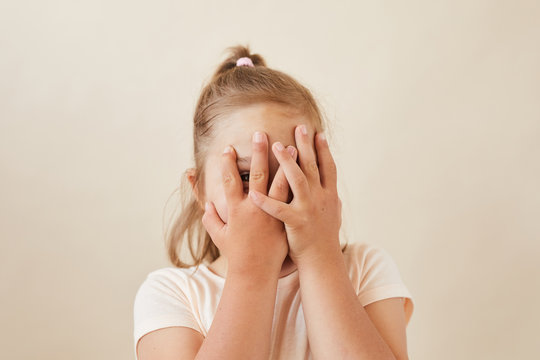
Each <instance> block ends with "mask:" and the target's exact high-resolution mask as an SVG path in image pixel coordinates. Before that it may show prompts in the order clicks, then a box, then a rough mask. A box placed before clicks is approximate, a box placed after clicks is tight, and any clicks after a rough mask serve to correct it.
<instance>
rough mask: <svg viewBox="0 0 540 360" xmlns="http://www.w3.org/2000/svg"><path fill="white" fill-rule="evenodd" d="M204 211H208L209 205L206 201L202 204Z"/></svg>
mask: <svg viewBox="0 0 540 360" xmlns="http://www.w3.org/2000/svg"><path fill="white" fill-rule="evenodd" d="M204 210H205V211H210V203H209V202H208V201H207V202H206V203H205V204H204Z"/></svg>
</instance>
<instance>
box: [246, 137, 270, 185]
mask: <svg viewBox="0 0 540 360" xmlns="http://www.w3.org/2000/svg"><path fill="white" fill-rule="evenodd" d="M252 142H253V146H252V147H253V154H252V155H251V168H250V170H249V190H257V191H258V192H261V193H263V194H266V189H267V187H268V140H267V137H266V134H265V133H263V132H260V131H256V132H255V134H253V139H252Z"/></svg>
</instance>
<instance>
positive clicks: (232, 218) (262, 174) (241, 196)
mask: <svg viewBox="0 0 540 360" xmlns="http://www.w3.org/2000/svg"><path fill="white" fill-rule="evenodd" d="M261 134H262V140H261V142H256V141H255V136H254V137H253V145H252V147H253V154H252V160H251V166H250V175H249V190H250V191H252V190H256V191H258V192H259V193H261V194H266V191H267V187H268V177H269V175H268V173H269V171H268V139H267V136H266V134H265V133H261ZM289 148H290V149H288V150H289V151H291V152H294V147H292V146H290V147H289ZM230 150H231V151H230V152H224V153H223V154H222V158H221V174H222V180H223V188H224V190H225V198H226V202H227V211H228V219H227V223H224V222H223V221H222V220H221V218H220V217H219V214H218V213H217V211H216V208H215V206H214V204H213V203H211V202H210V203H208V204H209V206H208V207H207V209H206V211H205V213H204V215H203V217H202V222H203V225H204V227H205V228H206V231H208V233H209V234H210V237H211V238H212V241H214V243H215V244H216V246H217V247H218V249H219V250H220V252H221V254H223V255H224V256H225V257H226V258H227V261H228V267H229V269H228V271H238V272H242V273H246V272H247V273H251V272H253V271H256V270H257V269H261V270H262V271H268V269H269V268H271V269H276V268H277V272H278V273H279V271H280V270H281V266H282V264H283V261H284V259H285V257H286V256H287V253H288V251H289V246H288V244H287V238H286V236H287V235H286V232H285V228H284V225H283V223H282V222H281V221H279V220H277V219H275V218H273V217H272V216H270V215H268V214H266V213H265V212H264V211H262V210H260V209H259V208H258V207H257V206H255V205H254V204H253V203H252V202H251V201H250V200H248V199H247V194H245V193H244V191H243V185H242V180H241V178H240V174H239V171H238V166H237V164H236V152H235V151H234V149H233V148H232V147H230ZM285 154H287V152H285ZM287 156H289V154H287ZM289 158H290V159H291V161H296V155H294V160H293V157H289ZM268 195H269V196H271V197H272V198H275V199H276V200H277V201H287V198H288V196H289V184H288V182H287V179H286V177H285V174H284V173H283V169H282V167H281V166H280V167H279V168H278V170H277V172H276V175H275V176H274V179H273V181H272V184H271V187H270V190H269V192H268Z"/></svg>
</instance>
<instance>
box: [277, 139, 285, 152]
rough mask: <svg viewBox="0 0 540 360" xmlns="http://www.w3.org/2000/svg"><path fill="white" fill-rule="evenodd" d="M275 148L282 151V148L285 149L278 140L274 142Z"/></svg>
mask: <svg viewBox="0 0 540 360" xmlns="http://www.w3.org/2000/svg"><path fill="white" fill-rule="evenodd" d="M276 148H277V149H278V150H279V151H283V149H285V148H284V147H283V144H281V143H280V142H279V141H278V142H277V143H276Z"/></svg>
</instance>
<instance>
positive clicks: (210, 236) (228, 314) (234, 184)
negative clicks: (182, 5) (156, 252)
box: [134, 46, 413, 360]
mask: <svg viewBox="0 0 540 360" xmlns="http://www.w3.org/2000/svg"><path fill="white" fill-rule="evenodd" d="M229 49H230V50H231V54H230V57H229V58H228V59H227V60H225V61H224V62H223V63H222V64H221V65H220V66H219V68H218V69H217V71H216V72H215V74H214V75H213V77H212V79H211V80H210V82H209V84H207V85H206V86H205V87H204V88H203V90H202V94H201V95H200V98H199V100H198V103H197V107H196V110H195V115H194V133H193V140H194V156H195V167H194V168H192V169H188V170H187V171H186V173H185V175H186V176H185V179H187V180H188V181H189V184H190V189H188V190H189V194H188V195H189V196H188V198H187V201H184V204H183V207H182V212H181V214H180V217H179V218H178V219H177V220H176V221H175V223H174V224H173V227H172V231H171V232H170V233H169V236H168V239H167V246H168V254H169V258H170V260H171V262H172V263H173V264H174V265H175V266H174V267H167V268H163V269H158V270H155V271H153V272H151V273H150V274H149V275H148V276H147V278H146V279H145V281H144V282H143V283H142V285H141V286H140V288H139V290H138V292H137V294H136V297H135V304H134V337H135V339H134V340H135V356H136V358H137V359H139V360H157V359H160V360H161V359H195V358H196V359H269V358H270V359H311V358H315V359H407V358H408V356H407V343H406V332H405V329H406V326H407V324H408V322H409V320H410V317H411V315H412V311H413V302H412V297H411V294H410V293H409V291H408V290H407V288H406V287H405V285H404V284H403V282H402V280H401V276H400V273H399V270H398V268H397V266H396V264H395V263H394V261H393V259H392V258H391V256H390V255H389V254H388V253H387V252H386V251H385V250H384V249H382V248H379V247H374V246H370V245H368V244H361V243H351V244H346V245H345V246H344V247H343V248H342V247H341V245H340V241H339V229H340V226H341V201H340V199H339V197H338V192H337V189H336V179H337V173H336V166H335V163H334V161H333V158H332V155H331V154H330V151H329V147H328V143H327V141H326V139H325V137H324V135H323V130H324V126H323V118H322V116H321V113H320V111H319V108H318V106H317V104H316V102H315V100H314V98H313V96H312V94H311V93H310V91H309V90H307V89H306V88H305V87H303V86H302V85H301V84H299V83H298V82H297V81H295V80H294V79H293V78H291V77H290V76H288V75H286V74H284V73H283V72H280V71H277V70H273V69H270V68H268V67H267V66H266V63H265V61H264V59H263V58H262V57H261V56H260V55H258V54H251V53H250V50H249V47H247V46H246V47H244V46H236V47H232V48H229ZM287 144H289V145H288V146H287ZM269 146H271V149H269ZM185 184H186V183H185V182H184V181H183V185H185ZM185 235H187V240H188V247H189V251H190V253H191V256H192V257H193V259H194V264H187V263H184V262H182V261H181V260H180V257H179V252H180V250H181V248H182V244H183V240H184V237H185ZM194 245H196V247H194Z"/></svg>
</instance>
